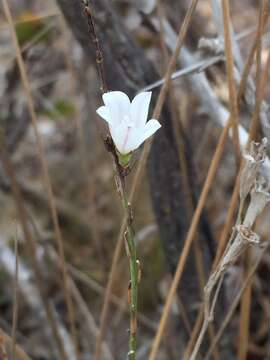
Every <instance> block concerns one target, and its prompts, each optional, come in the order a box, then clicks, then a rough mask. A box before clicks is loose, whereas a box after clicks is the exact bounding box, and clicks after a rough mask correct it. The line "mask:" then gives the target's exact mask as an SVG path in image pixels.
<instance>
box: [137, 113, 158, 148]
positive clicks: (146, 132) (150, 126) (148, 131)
mask: <svg viewBox="0 0 270 360" xmlns="http://www.w3.org/2000/svg"><path fill="white" fill-rule="evenodd" d="M159 128H161V125H160V123H159V122H158V121H157V120H155V119H151V120H149V121H147V123H146V124H145V126H144V128H143V129H141V130H140V134H141V135H140V141H139V144H138V146H137V147H139V146H140V145H141V144H142V143H143V142H144V141H145V140H146V139H148V138H149V137H150V136H152V135H153V134H154V133H155V132H156V131H157V130H158V129H159Z"/></svg>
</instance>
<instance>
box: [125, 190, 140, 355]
mask: <svg viewBox="0 0 270 360" xmlns="http://www.w3.org/2000/svg"><path fill="white" fill-rule="evenodd" d="M123 205H124V210H125V215H126V218H127V230H126V242H127V255H128V258H129V271H130V288H129V302H130V304H129V306H130V335H129V352H128V359H129V360H135V359H136V345H137V344H136V332H137V307H138V305H137V303H138V275H139V274H138V272H139V271H138V270H139V269H138V261H137V251H136V244H135V239H134V231H133V229H132V226H131V222H132V216H131V213H130V206H129V203H128V201H127V198H126V194H125V191H123Z"/></svg>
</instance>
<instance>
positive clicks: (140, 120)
mask: <svg viewBox="0 0 270 360" xmlns="http://www.w3.org/2000/svg"><path fill="white" fill-rule="evenodd" d="M102 99H103V102H104V105H103V106H101V107H99V108H98V109H97V113H98V115H99V116H100V117H101V118H103V119H104V120H105V121H106V122H107V123H108V126H109V130H110V136H108V137H107V138H106V139H105V146H106V148H107V150H108V152H110V153H111V155H112V157H113V160H114V167H115V181H116V187H117V191H118V194H119V196H120V199H121V202H122V205H123V210H124V213H125V220H126V224H127V225H126V231H125V248H126V253H127V256H128V260H129V271H130V283H129V287H128V301H129V308H130V330H129V331H130V333H129V352H128V359H129V360H135V359H136V346H137V344H136V342H137V341H136V333H137V308H138V305H137V303H138V284H139V282H140V275H141V271H140V262H139V260H138V259H137V251H136V244H135V237H134V231H133V227H132V222H133V216H132V211H131V206H130V204H129V202H128V197H127V193H126V189H125V178H126V176H127V175H128V174H129V173H130V171H131V168H130V162H131V159H132V154H133V151H135V150H136V149H138V148H139V147H140V145H141V144H142V143H143V142H144V141H145V140H146V139H148V138H149V137H150V136H152V135H153V134H154V133H155V132H156V131H157V130H158V129H159V128H160V127H161V125H160V123H159V122H158V121H157V120H155V119H151V120H149V121H147V116H148V110H149V105H150V100H151V92H143V93H140V94H138V95H136V96H135V98H134V99H133V100H132V101H131V102H130V100H129V98H128V96H127V95H126V94H125V93H123V92H121V91H111V92H107V93H105V94H103V95H102Z"/></svg>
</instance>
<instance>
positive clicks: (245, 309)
mask: <svg viewBox="0 0 270 360" xmlns="http://www.w3.org/2000/svg"><path fill="white" fill-rule="evenodd" d="M263 15H264V1H263V0H261V1H260V8H259V21H258V38H257V46H256V48H257V51H256V60H257V67H256V99H255V108H254V112H253V116H252V119H251V124H250V129H249V142H250V141H251V140H254V139H255V138H256V137H257V134H258V130H259V128H260V112H261V103H262V98H263V89H262V59H261V52H262V33H263V25H264V24H263ZM250 266H251V252H250V251H249V249H248V250H247V253H246V256H245V260H244V273H245V276H247V274H248V272H249V268H250ZM251 296H252V282H251V281H250V282H249V284H248V285H247V287H246V290H245V291H244V293H243V296H242V299H241V311H240V321H239V344H240V343H241V346H238V355H237V358H238V359H239V360H245V359H246V357H247V351H248V342H249V319H250V306H251Z"/></svg>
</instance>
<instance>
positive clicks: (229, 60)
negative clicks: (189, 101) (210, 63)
mask: <svg viewBox="0 0 270 360" xmlns="http://www.w3.org/2000/svg"><path fill="white" fill-rule="evenodd" d="M222 10H223V11H222V13H223V25H224V42H225V56H226V69H227V77H228V83H229V101H230V114H231V118H232V123H233V143H234V151H235V156H236V164H237V167H238V166H239V164H240V161H241V150H240V145H239V134H238V106H237V97H236V87H235V80H234V70H233V69H234V59H233V53H232V40H231V31H230V30H231V22H230V2H229V0H222Z"/></svg>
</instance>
